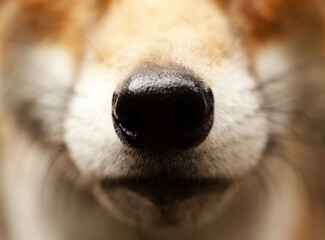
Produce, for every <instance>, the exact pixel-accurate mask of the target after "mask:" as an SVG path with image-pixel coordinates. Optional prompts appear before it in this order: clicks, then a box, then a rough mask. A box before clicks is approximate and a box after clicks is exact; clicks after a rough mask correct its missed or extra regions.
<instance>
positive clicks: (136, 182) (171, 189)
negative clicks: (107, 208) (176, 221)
mask: <svg viewBox="0 0 325 240" xmlns="http://www.w3.org/2000/svg"><path fill="white" fill-rule="evenodd" d="M229 185H230V182H229V181H227V180H222V179H185V178H167V177H137V178H136V177H132V178H131V177H128V178H119V179H105V180H103V181H102V182H101V187H102V189H103V190H104V191H105V192H106V193H107V194H109V192H111V191H114V190H117V189H121V188H124V189H127V190H130V191H133V192H135V193H137V194H138V195H140V196H141V197H144V198H146V199H148V200H149V201H151V202H152V203H153V204H155V205H160V206H162V205H170V204H173V203H175V202H178V201H183V200H186V199H189V198H191V197H194V196H197V195H203V194H207V193H211V192H223V191H225V190H226V189H227V188H228V187H229Z"/></svg>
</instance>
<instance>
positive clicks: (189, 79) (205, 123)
mask: <svg viewBox="0 0 325 240" xmlns="http://www.w3.org/2000/svg"><path fill="white" fill-rule="evenodd" d="M213 108H214V100H213V95H212V91H211V89H210V88H209V87H208V86H207V85H206V84H205V83H203V82H202V81H201V80H200V78H199V77H197V76H195V75H194V74H193V73H192V72H190V71H188V70H184V69H178V68H162V67H154V68H146V69H141V70H138V71H137V72H135V73H133V74H132V75H131V76H130V77H129V79H128V80H127V81H126V82H125V84H124V85H123V86H122V87H121V88H120V90H117V91H115V93H114V95H113V113H112V115H113V122H114V127H115V131H116V133H117V135H118V136H119V138H120V139H121V141H122V142H123V143H124V144H126V145H128V146H130V147H133V148H138V149H145V150H151V151H165V150H171V149H178V148H189V147H193V146H195V145H198V144H199V143H201V142H202V141H203V140H204V139H205V138H206V137H207V136H208V134H209V132H210V129H211V127H212V124H213Z"/></svg>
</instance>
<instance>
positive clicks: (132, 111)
mask: <svg viewBox="0 0 325 240" xmlns="http://www.w3.org/2000/svg"><path fill="white" fill-rule="evenodd" d="M143 123H144V121H143V117H142V115H141V111H140V109H139V108H138V107H136V106H131V107H130V108H129V109H128V110H127V111H126V118H125V120H123V121H120V125H121V126H122V127H123V128H124V129H125V130H127V131H130V132H133V133H136V132H137V131H139V130H140V128H141V127H142V126H143Z"/></svg>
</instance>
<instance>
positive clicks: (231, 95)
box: [0, 0, 318, 226]
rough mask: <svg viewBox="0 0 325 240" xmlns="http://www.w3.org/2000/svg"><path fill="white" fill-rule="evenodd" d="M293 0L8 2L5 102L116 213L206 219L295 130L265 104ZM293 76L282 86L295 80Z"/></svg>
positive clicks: (283, 65)
mask: <svg viewBox="0 0 325 240" xmlns="http://www.w3.org/2000/svg"><path fill="white" fill-rule="evenodd" d="M293 2H295V1H289V0H288V1H285V0H283V1H272V0H269V1H264V2H263V3H262V2H261V3H253V1H235V0H233V1H229V2H225V1H224V2H222V1H212V0H189V1H186V2H185V1H175V0H164V1H153V0H142V1H137V0H117V1H108V0H107V1H106V0H104V1H99V0H84V1H75V0H64V1H63V0H59V1H48V0H16V1H10V2H8V3H5V4H4V5H3V6H2V12H3V13H2V18H3V26H2V28H1V29H0V31H1V34H2V37H1V38H2V40H1V41H2V44H1V66H2V68H1V91H2V92H1V96H2V99H3V102H4V105H6V106H7V107H8V108H9V109H10V112H11V113H12V115H14V116H15V118H16V119H17V121H18V122H19V123H21V125H22V126H23V128H24V129H26V130H27V131H29V132H30V133H31V134H36V135H37V139H39V140H38V141H39V142H41V143H42V144H44V145H46V148H47V149H49V151H54V152H56V151H59V152H60V157H59V158H56V159H55V161H58V162H63V163H64V168H65V169H60V170H58V171H59V172H60V173H61V174H62V176H64V179H66V180H65V181H67V182H69V184H72V185H74V186H75V188H82V189H86V190H87V191H91V192H93V194H94V196H95V197H96V199H98V202H100V203H101V204H102V205H103V207H104V208H105V209H107V210H108V212H109V213H112V214H113V215H116V216H118V217H119V218H122V219H124V220H131V221H132V222H136V223H142V224H147V225H159V226H160V225H163V224H167V225H169V224H172V225H175V224H184V223H187V222H195V223H201V222H205V221H207V220H209V219H212V218H214V217H216V216H218V214H219V213H220V212H221V210H222V209H224V208H225V207H226V206H227V204H228V203H229V202H231V200H232V199H233V198H234V196H236V189H238V188H240V186H241V183H242V182H245V179H246V178H248V177H250V176H254V174H256V172H258V171H259V169H260V166H261V165H263V164H264V162H266V161H267V159H268V154H269V152H270V151H269V148H270V146H272V144H270V143H271V142H272V136H273V135H274V134H282V133H283V131H282V129H281V128H279V127H278V125H276V124H274V121H271V120H274V119H273V117H272V116H270V113H268V112H267V111H265V109H266V108H265V106H267V104H269V103H270V102H272V100H273V99H272V98H273V97H275V98H277V97H278V95H276V94H274V91H275V90H274V89H277V86H278V85H276V87H274V88H271V90H270V92H269V90H265V89H264V88H263V87H262V86H263V83H265V82H266V81H267V80H269V79H271V77H272V76H273V75H274V73H281V72H283V71H285V70H287V69H288V68H289V69H290V67H291V66H290V64H288V63H290V62H293V61H292V59H293V58H294V56H291V55H290V54H291V53H290V54H289V53H288V54H287V55H286V51H283V49H284V46H286V43H287V42H289V40H288V39H291V38H289V37H288V36H287V35H286V34H287V32H285V31H284V30H283V29H282V26H291V25H290V24H291V21H290V20H288V21H287V20H286V19H287V18H286V17H285V16H283V15H288V16H292V15H294V16H296V15H295V14H300V7H299V8H298V9H294V10H291V9H290V6H291V5H290V4H293ZM297 2H301V8H304V7H305V6H307V7H309V6H310V5H312V4H316V3H314V2H313V1H310V2H309V3H307V2H308V1H303V0H300V1H297ZM311 2H312V3H311ZM315 2H316V1H315ZM295 11H296V12H295ZM277 14H278V15H277ZM290 14H292V15H290ZM315 21H316V20H315ZM317 22H318V20H317ZM5 24H7V25H5ZM286 24H287V25H286ZM5 26H10V27H5ZM303 27H304V26H302V28H303ZM290 34H291V35H294V36H296V35H295V33H290ZM297 34H298V33H297ZM297 36H298V35H297ZM297 39H301V38H297ZM288 52H289V50H288ZM278 53H279V54H278ZM289 56H290V57H289ZM288 82H289V84H288ZM288 82H286V84H285V86H282V85H281V88H280V91H278V92H277V93H279V92H280V94H281V93H284V92H287V91H290V92H293V91H294V90H292V88H291V83H292V81H288ZM288 89H289V90H288ZM285 107H289V106H285ZM280 121H281V122H282V123H289V122H290V119H287V118H284V117H281V119H280ZM66 168H71V169H72V170H71V171H73V172H74V174H75V175H74V176H77V177H73V178H69V177H68V176H66V174H64V173H66V172H69V173H71V171H66ZM76 179H78V183H77V181H76Z"/></svg>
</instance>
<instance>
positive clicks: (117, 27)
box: [102, 0, 228, 66]
mask: <svg viewBox="0 0 325 240" xmlns="http://www.w3.org/2000/svg"><path fill="white" fill-rule="evenodd" d="M116 2H119V3H118V4H117V3H116V6H115V7H114V6H113V7H112V10H111V12H109V13H108V18H107V20H106V21H105V24H106V27H107V30H105V31H102V32H103V34H104V36H103V38H104V39H105V40H104V43H103V48H104V49H106V50H107V51H104V53H103V54H105V55H104V59H105V60H107V59H109V60H110V63H112V65H113V64H114V65H116V64H117V62H121V64H124V65H128V66H130V64H131V65H137V64H138V62H139V61H145V60H148V61H151V63H152V64H160V65H161V64H163V63H164V62H176V63H178V64H182V61H183V62H184V61H186V60H187V59H191V60H192V61H195V60H196V59H198V58H201V59H202V58H212V56H213V55H217V54H218V51H221V50H222V45H224V43H225V42H227V40H226V38H227V36H228V33H227V32H226V27H225V19H224V18H225V17H224V16H223V14H222V12H221V11H220V9H219V8H218V6H217V4H216V3H214V1H210V0H187V1H181V0H164V1H155V0H141V1H136V0H121V1H116ZM193 5H195V6H198V7H196V8H193V7H192V6H193ZM197 8H198V9H197ZM208 50H209V51H208ZM121 60H123V61H121ZM131 61H132V62H131ZM183 65H184V64H183ZM185 65H186V64H185Z"/></svg>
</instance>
